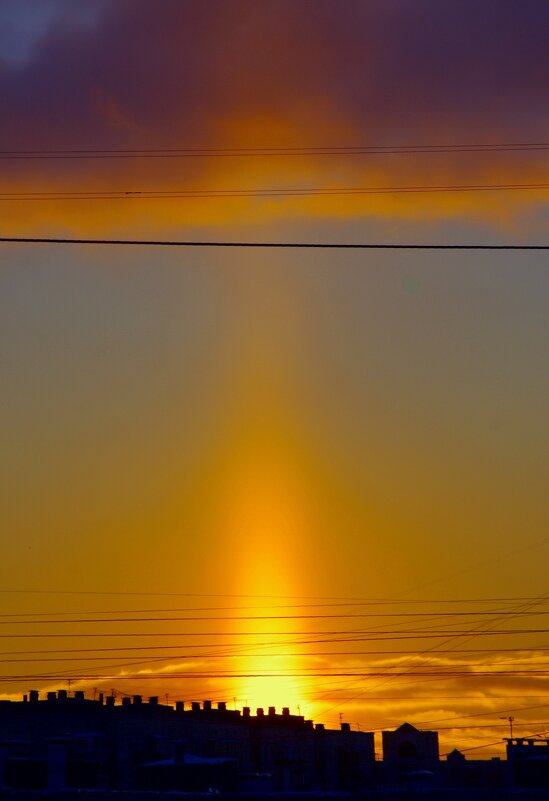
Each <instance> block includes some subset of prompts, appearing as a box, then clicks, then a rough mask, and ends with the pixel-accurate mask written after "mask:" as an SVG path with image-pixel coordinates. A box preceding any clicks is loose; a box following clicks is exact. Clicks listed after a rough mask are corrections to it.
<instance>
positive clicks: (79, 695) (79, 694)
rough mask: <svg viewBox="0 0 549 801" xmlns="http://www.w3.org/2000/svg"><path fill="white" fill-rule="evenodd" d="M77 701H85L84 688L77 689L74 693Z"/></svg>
mask: <svg viewBox="0 0 549 801" xmlns="http://www.w3.org/2000/svg"><path fill="white" fill-rule="evenodd" d="M74 699H75V701H83V700H84V690H76V692H75V693H74Z"/></svg>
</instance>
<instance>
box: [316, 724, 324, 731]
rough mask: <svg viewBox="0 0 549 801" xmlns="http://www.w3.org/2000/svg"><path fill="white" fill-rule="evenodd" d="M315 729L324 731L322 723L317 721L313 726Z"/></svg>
mask: <svg viewBox="0 0 549 801" xmlns="http://www.w3.org/2000/svg"><path fill="white" fill-rule="evenodd" d="M315 730H316V731H324V723H317V724H316V726H315Z"/></svg>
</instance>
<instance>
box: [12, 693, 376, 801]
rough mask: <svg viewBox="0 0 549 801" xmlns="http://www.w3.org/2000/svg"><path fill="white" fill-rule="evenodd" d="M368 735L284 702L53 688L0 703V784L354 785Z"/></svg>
mask: <svg viewBox="0 0 549 801" xmlns="http://www.w3.org/2000/svg"><path fill="white" fill-rule="evenodd" d="M374 760H375V753H374V737H373V734H371V733H368V732H357V731H351V729H350V727H349V726H348V725H347V724H342V726H341V729H338V730H331V729H325V727H324V726H322V725H320V724H318V725H317V726H314V725H313V722H312V721H308V720H305V719H304V718H303V717H302V716H298V715H291V714H290V711H289V709H283V710H282V713H281V714H277V712H276V710H275V708H274V707H271V708H269V710H268V711H267V712H265V711H264V710H263V709H258V710H257V713H256V714H255V715H252V714H251V711H250V709H248V708H244V709H243V710H242V711H236V710H229V709H227V707H226V705H225V704H224V703H219V704H217V705H216V706H215V707H214V705H213V704H212V703H211V702H209V701H205V702H204V703H203V704H199V703H193V704H191V705H190V706H189V707H188V708H187V707H185V705H184V704H183V703H182V702H178V703H177V704H176V706H175V708H174V707H172V706H168V705H163V704H159V703H158V698H156V697H153V698H149V699H148V701H147V702H146V703H145V702H144V701H143V699H142V697H141V696H139V695H136V696H133V697H132V698H129V697H125V698H123V699H122V703H116V701H115V699H114V697H111V696H109V697H107V698H103V697H102V696H101V695H100V696H99V698H98V699H97V700H91V699H87V698H85V697H84V694H83V693H81V692H77V693H75V694H74V696H72V697H69V695H68V694H67V693H66V692H65V691H63V690H60V691H59V692H57V693H48V695H47V697H46V698H45V699H44V700H41V699H40V698H39V696H38V693H36V692H32V693H31V694H30V696H29V697H28V698H27V700H25V701H23V702H10V701H3V702H0V786H3V787H14V788H21V789H36V790H38V789H50V790H52V791H54V790H56V789H57V790H61V789H63V788H65V787H75V788H77V787H81V788H111V789H134V788H143V789H155V788H157V789H163V790H168V789H173V790H177V789H180V790H185V789H188V790H190V791H205V790H219V791H228V790H232V791H235V790H236V789H238V788H239V787H240V786H242V785H246V784H248V785H253V784H254V782H255V783H256V784H257V777H262V778H261V783H262V786H264V787H267V788H268V789H269V790H273V791H282V792H286V791H301V790H319V791H338V790H347V791H351V790H356V789H359V788H361V787H364V786H365V785H366V784H367V783H368V782H371V777H372V774H373V768H374Z"/></svg>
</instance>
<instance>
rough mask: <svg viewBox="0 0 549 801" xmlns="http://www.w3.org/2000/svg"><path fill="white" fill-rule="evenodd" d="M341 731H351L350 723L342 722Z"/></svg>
mask: <svg viewBox="0 0 549 801" xmlns="http://www.w3.org/2000/svg"><path fill="white" fill-rule="evenodd" d="M341 731H351V724H350V723H342V724H341Z"/></svg>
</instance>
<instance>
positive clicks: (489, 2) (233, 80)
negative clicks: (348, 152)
mask: <svg viewBox="0 0 549 801" xmlns="http://www.w3.org/2000/svg"><path fill="white" fill-rule="evenodd" d="M547 16H548V12H547V4H546V3H545V2H544V1H543V0H539V1H538V0H526V2H517V0H497V1H496V0H485V1H484V2H483V3H480V4H479V3H478V2H474V0H459V2H458V1H457V0H449V1H448V2H445V3H444V4H441V3H439V2H435V0H418V1H417V2H414V3H409V2H407V1H406V2H405V1H404V0H389V2H383V3H381V2H370V3H364V2H363V0H348V1H347V2H346V3H345V5H344V6H341V4H339V3H335V2H333V0H301V1H300V2H299V3H295V2H290V1H289V0H277V2H274V0H272V1H270V0H267V1H266V2H263V3H260V4H258V3H256V2H253V0H232V2H231V3H225V2H220V0H200V2H192V1H189V2H181V1H180V0H162V2H161V3H150V2H148V0H132V2H127V0H119V2H117V3H116V4H110V5H108V6H106V7H105V8H104V11H103V16H102V18H101V20H100V21H99V23H98V24H96V25H94V26H91V27H89V26H87V27H81V28H76V29H75V27H74V25H68V24H66V23H64V22H63V19H61V21H60V22H59V23H58V25H57V26H56V27H55V28H54V29H53V30H51V31H50V33H49V35H48V36H47V37H46V38H44V39H42V40H41V43H40V45H39V46H38V47H35V49H34V51H33V58H32V60H31V61H30V62H27V63H26V64H25V65H23V66H22V67H21V68H20V69H19V70H17V71H14V70H8V71H5V72H4V74H3V76H2V77H1V78H0V91H1V94H2V97H3V98H4V108H3V113H2V117H3V119H2V128H3V136H2V140H3V145H4V146H8V145H12V146H13V145H21V144H22V143H25V144H28V145H29V146H30V145H34V144H35V143H36V135H37V133H39V134H40V136H41V137H45V138H46V139H47V142H48V143H49V144H53V145H56V146H57V145H59V146H60V145H67V146H70V145H73V144H76V145H81V146H83V145H87V144H89V143H90V139H93V140H94V141H96V140H97V137H99V138H100V139H101V140H102V141H103V143H107V142H108V143H109V144H112V143H113V141H115V142H116V141H121V140H126V139H128V138H129V139H131V140H132V141H134V140H136V141H138V140H139V141H143V142H146V143H149V142H150V140H151V139H154V140H155V141H156V142H158V141H159V139H160V140H162V141H167V142H171V141H177V142H179V141H180V139H181V137H183V138H184V139H185V140H188V141H190V140H191V139H192V138H193V137H196V136H198V135H200V136H201V137H204V136H206V135H207V132H208V131H211V130H212V127H213V129H214V130H215V128H216V125H217V124H218V123H219V121H220V120H221V119H223V118H224V117H226V116H227V115H236V116H238V115H239V114H249V113H257V114H259V113H268V114H271V115H276V116H277V117H278V118H281V119H283V120H284V121H285V123H286V124H287V126H288V127H289V128H291V129H294V130H295V135H296V138H297V137H299V135H300V133H301V132H303V137H302V139H301V141H303V138H306V139H310V137H311V131H312V130H314V133H315V142H317V141H322V139H323V138H325V137H324V136H323V128H322V121H323V119H329V120H330V121H332V120H335V121H337V122H341V124H342V126H348V127H349V129H350V130H354V132H355V138H356V139H357V140H359V141H374V140H375V141H376V142H378V141H388V140H390V141H398V142H402V141H405V142H406V141H413V140H414V139H416V138H417V137H418V136H419V135H420V134H421V135H425V133H426V132H430V133H433V134H434V133H435V132H440V134H441V135H442V134H444V137H445V140H448V139H456V140H461V139H463V138H466V139H467V138H470V137H471V136H473V135H475V134H476V135H477V136H478V137H482V136H483V135H484V134H485V132H488V133H489V134H490V136H494V135H495V133H496V132H497V133H499V138H501V137H502V136H503V137H504V138H506V137H509V136H513V137H516V136H519V137H520V138H526V139H531V138H539V136H540V134H542V133H543V130H542V129H543V125H544V124H545V123H546V122H547V120H546V119H543V115H544V114H546V111H545V109H546V104H545V88H546V83H547V78H548V77H549V60H548V56H547V47H546V44H547V42H546V34H545V31H546V23H547ZM29 24H30V23H29ZM312 122H314V125H311V123H312ZM319 126H320V127H319ZM502 129H503V130H502ZM273 133H274V134H275V133H276V132H273ZM159 134H160V135H159ZM329 134H330V131H329V130H328V135H329ZM21 138H23V142H22V141H21ZM273 138H276V136H273Z"/></svg>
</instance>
